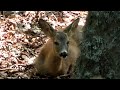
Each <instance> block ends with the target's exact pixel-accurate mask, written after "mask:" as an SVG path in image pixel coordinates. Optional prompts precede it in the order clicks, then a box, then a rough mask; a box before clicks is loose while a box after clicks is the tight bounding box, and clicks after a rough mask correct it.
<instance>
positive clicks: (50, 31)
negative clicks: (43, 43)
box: [38, 19, 55, 37]
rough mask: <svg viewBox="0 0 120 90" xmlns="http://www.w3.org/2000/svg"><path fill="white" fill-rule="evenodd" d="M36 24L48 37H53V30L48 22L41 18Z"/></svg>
mask: <svg viewBox="0 0 120 90" xmlns="http://www.w3.org/2000/svg"><path fill="white" fill-rule="evenodd" d="M38 25H39V27H40V28H41V30H42V31H43V32H44V33H45V34H46V35H47V36H49V37H53V36H54V34H55V30H54V29H53V27H52V26H51V25H50V24H49V23H48V22H46V21H45V20H43V19H40V20H39V21H38Z"/></svg>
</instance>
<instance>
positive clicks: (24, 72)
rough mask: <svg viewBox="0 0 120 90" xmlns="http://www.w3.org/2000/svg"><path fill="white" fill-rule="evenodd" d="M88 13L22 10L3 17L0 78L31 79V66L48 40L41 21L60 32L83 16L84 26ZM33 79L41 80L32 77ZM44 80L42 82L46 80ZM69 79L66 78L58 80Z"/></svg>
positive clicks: (0, 42) (0, 30)
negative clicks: (39, 26) (40, 25)
mask: <svg viewBox="0 0 120 90" xmlns="http://www.w3.org/2000/svg"><path fill="white" fill-rule="evenodd" d="M86 16H87V11H23V12H15V11H13V12H12V14H11V13H10V12H8V11H6V12H4V13H3V14H1V16H0V79H21V78H25V79H30V77H29V73H30V72H31V70H32V63H33V61H34V59H35V58H36V57H37V55H38V54H39V51H40V48H41V46H42V45H43V44H44V43H46V42H47V40H48V37H47V36H46V35H44V33H43V32H41V30H40V28H38V27H37V24H36V22H37V20H38V19H39V18H42V19H44V20H46V21H47V22H49V23H50V24H51V25H52V26H53V28H55V29H57V30H58V29H61V28H64V27H66V26H68V25H69V24H70V23H71V22H72V21H73V20H75V19H76V18H78V17H80V22H79V25H82V26H83V25H84V23H85V19H86ZM33 78H34V79H37V78H40V77H38V76H33ZM47 78H49V77H47V76H46V77H44V78H42V79H47ZM55 78H57V79H61V78H66V75H63V76H58V77H55ZM67 78H69V76H67Z"/></svg>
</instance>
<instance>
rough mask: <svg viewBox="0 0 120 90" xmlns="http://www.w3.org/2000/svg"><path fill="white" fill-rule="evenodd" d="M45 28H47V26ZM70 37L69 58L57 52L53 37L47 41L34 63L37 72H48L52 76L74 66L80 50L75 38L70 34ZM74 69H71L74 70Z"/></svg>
mask: <svg viewBox="0 0 120 90" xmlns="http://www.w3.org/2000/svg"><path fill="white" fill-rule="evenodd" d="M44 25H45V24H44ZM42 28H43V27H42ZM43 29H46V27H45V28H43ZM47 29H48V28H47ZM47 34H48V32H47ZM68 38H69V45H68V56H67V58H62V57H60V56H58V53H56V52H55V49H56V48H55V47H54V41H53V37H52V38H50V39H49V40H48V41H47V43H46V44H45V45H44V46H43V47H42V49H41V52H40V54H39V56H38V57H37V58H36V60H35V63H34V66H35V68H36V70H37V73H39V74H40V75H45V74H48V75H51V76H57V75H63V74H66V73H67V72H68V71H69V68H70V67H71V66H72V67H73V66H74V64H75V62H76V60H77V58H78V57H79V55H80V50H79V47H78V44H77V42H76V41H75V39H74V38H73V37H71V36H68ZM72 70H73V68H72ZM72 70H70V71H71V72H72Z"/></svg>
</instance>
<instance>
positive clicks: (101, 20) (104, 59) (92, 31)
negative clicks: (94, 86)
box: [72, 11, 120, 79]
mask: <svg viewBox="0 0 120 90" xmlns="http://www.w3.org/2000/svg"><path fill="white" fill-rule="evenodd" d="M83 29H84V30H83V31H84V32H83V40H82V44H81V45H80V50H81V55H80V57H79V58H78V60H77V62H76V66H75V69H74V73H73V76H72V78H75V79H90V78H94V77H95V76H100V77H102V78H109V79H118V78H120V11H89V12H88V16H87V18H86V23H85V26H84V28H83Z"/></svg>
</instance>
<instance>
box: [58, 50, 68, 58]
mask: <svg viewBox="0 0 120 90" xmlns="http://www.w3.org/2000/svg"><path fill="white" fill-rule="evenodd" d="M67 56H68V53H67V52H66V51H63V52H61V53H60V57H63V58H65V57H67Z"/></svg>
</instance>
